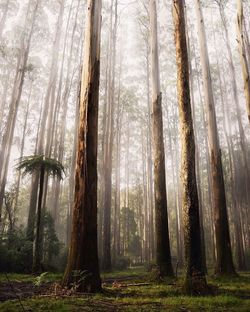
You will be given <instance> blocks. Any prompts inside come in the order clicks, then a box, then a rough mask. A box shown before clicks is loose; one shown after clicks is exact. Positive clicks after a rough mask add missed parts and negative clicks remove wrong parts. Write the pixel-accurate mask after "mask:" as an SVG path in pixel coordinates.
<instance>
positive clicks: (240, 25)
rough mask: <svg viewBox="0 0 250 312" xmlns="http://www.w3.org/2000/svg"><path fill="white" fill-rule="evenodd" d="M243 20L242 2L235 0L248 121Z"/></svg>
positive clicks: (248, 86) (249, 83) (249, 88)
mask: <svg viewBox="0 0 250 312" xmlns="http://www.w3.org/2000/svg"><path fill="white" fill-rule="evenodd" d="M243 21H244V14H243V3H242V0H237V37H238V45H239V53H240V61H241V67H242V74H243V80H244V92H245V97H246V106H247V116H248V120H249V122H250V77H249V69H248V63H247V57H246V47H245V41H244V32H243Z"/></svg>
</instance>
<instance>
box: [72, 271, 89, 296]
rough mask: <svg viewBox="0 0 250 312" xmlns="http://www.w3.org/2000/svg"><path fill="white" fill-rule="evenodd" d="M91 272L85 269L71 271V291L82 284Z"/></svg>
mask: <svg viewBox="0 0 250 312" xmlns="http://www.w3.org/2000/svg"><path fill="white" fill-rule="evenodd" d="M91 275H92V274H91V273H90V272H89V271H87V270H84V271H80V270H75V271H73V280H74V282H73V283H72V284H71V289H72V290H73V291H76V290H78V289H79V288H80V286H81V285H82V284H84V283H85V281H86V280H87V279H88V278H89V277H90V276H91Z"/></svg>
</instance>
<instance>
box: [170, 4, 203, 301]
mask: <svg viewBox="0 0 250 312" xmlns="http://www.w3.org/2000/svg"><path fill="white" fill-rule="evenodd" d="M173 18H174V25H175V44H176V61H177V90H178V103H179V116H180V117H179V118H180V125H181V142H182V174H181V175H182V186H183V187H182V189H183V206H182V209H183V222H184V244H185V258H186V277H185V284H184V288H185V291H186V292H187V293H188V294H190V295H201V294H204V293H207V291H208V286H207V283H206V278H205V273H204V264H203V259H202V257H203V254H202V244H201V231H200V217H199V199H198V191H197V183H196V172H195V171H196V166H195V158H196V154H195V138H194V129H193V120H192V110H191V100H190V86H189V62H188V51H187V42H186V31H185V17H184V2H183V0H174V1H173Z"/></svg>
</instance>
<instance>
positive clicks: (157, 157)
mask: <svg viewBox="0 0 250 312" xmlns="http://www.w3.org/2000/svg"><path fill="white" fill-rule="evenodd" d="M150 30H151V62H152V64H151V67H152V73H151V75H152V108H153V109H152V111H153V113H152V127H153V155H154V187H155V231H156V263H157V266H158V268H159V273H160V276H166V275H168V276H173V268H172V263H171V252H170V243H169V231H168V213H167V194H166V176H165V153H164V139H163V121H162V106H161V100H162V98H161V91H160V75H159V60H158V39H157V12H156V2H155V0H150Z"/></svg>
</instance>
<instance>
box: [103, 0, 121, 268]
mask: <svg viewBox="0 0 250 312" xmlns="http://www.w3.org/2000/svg"><path fill="white" fill-rule="evenodd" d="M113 4H114V10H115V16H114V25H113V12H112V11H113ZM117 24H118V15H117V0H115V1H112V2H111V25H110V26H111V29H110V31H111V35H110V37H111V40H110V51H109V54H110V61H109V66H110V68H109V77H108V90H107V93H108V120H107V127H106V134H105V136H106V143H105V161H104V163H105V166H104V178H105V184H104V210H103V213H104V215H103V252H102V256H103V259H102V260H103V262H102V267H103V269H104V270H106V271H108V270H110V269H111V197H112V156H113V137H114V104H115V102H114V91H115V65H116V36H117Z"/></svg>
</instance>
